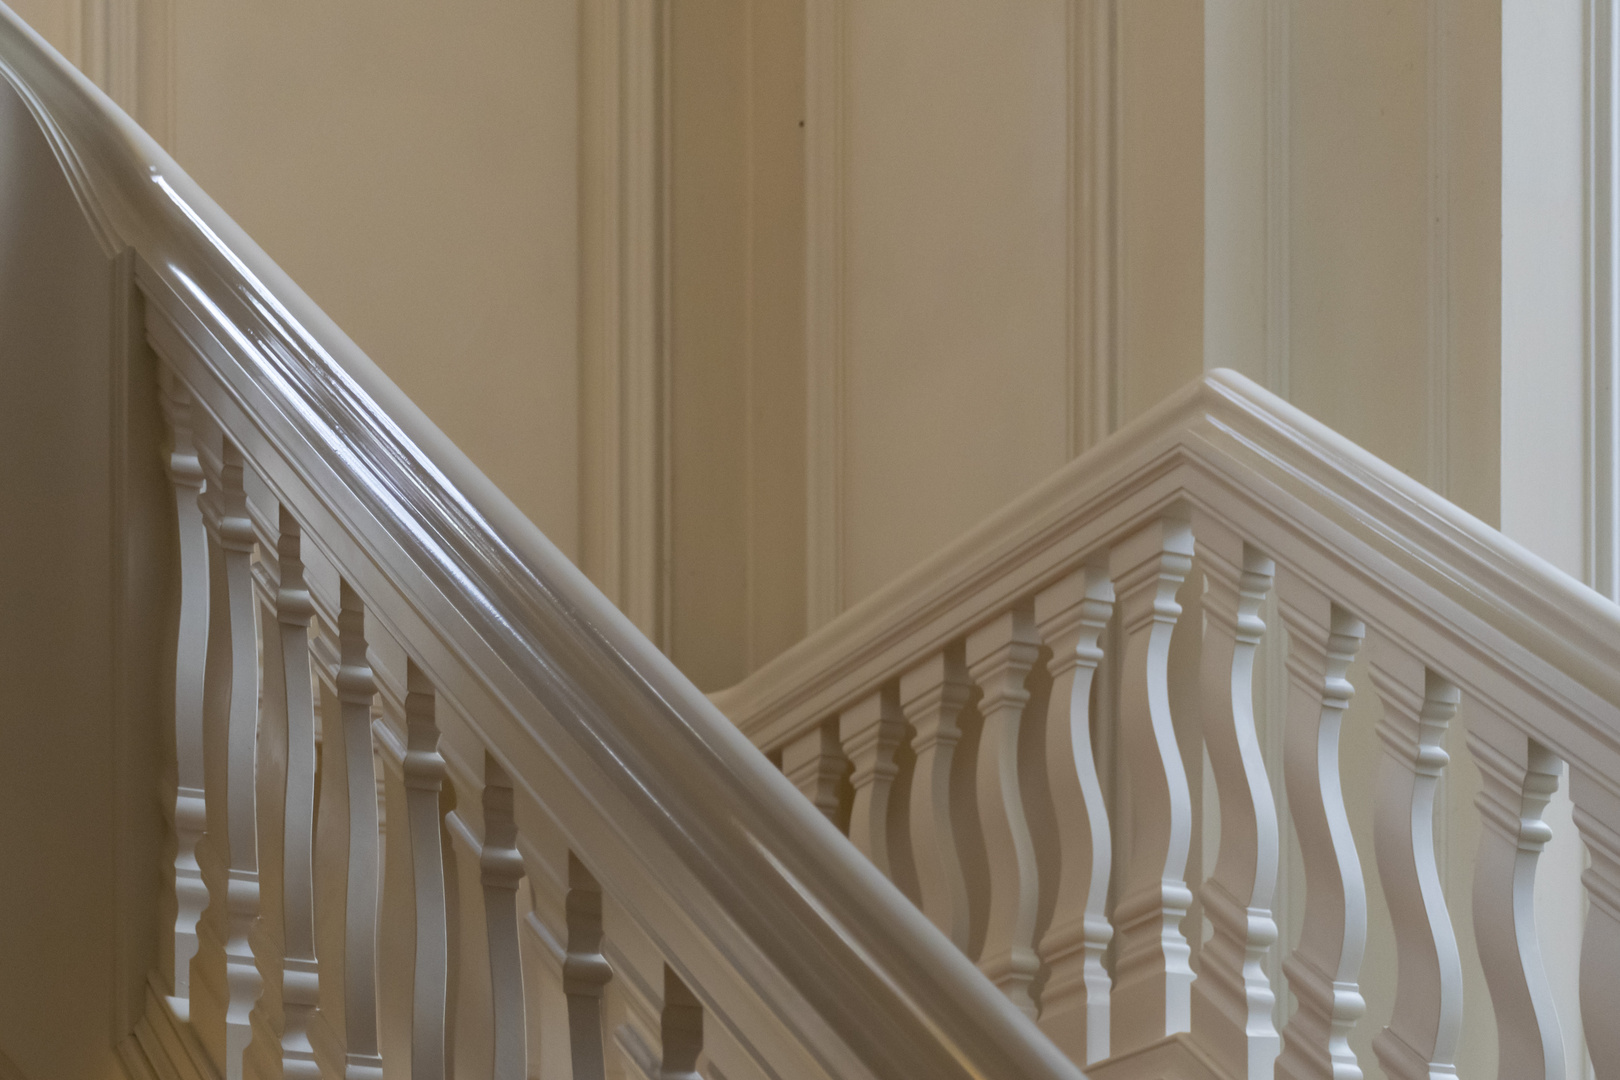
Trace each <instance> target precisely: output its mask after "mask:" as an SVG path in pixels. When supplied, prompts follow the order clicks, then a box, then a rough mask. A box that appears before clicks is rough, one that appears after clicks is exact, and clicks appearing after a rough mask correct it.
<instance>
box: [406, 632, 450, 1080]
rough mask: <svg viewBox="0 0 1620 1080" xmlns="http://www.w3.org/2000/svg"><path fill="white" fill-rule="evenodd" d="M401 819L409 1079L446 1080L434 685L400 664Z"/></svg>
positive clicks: (445, 931) (412, 666) (440, 777)
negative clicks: (411, 920) (410, 946)
mask: <svg viewBox="0 0 1620 1080" xmlns="http://www.w3.org/2000/svg"><path fill="white" fill-rule="evenodd" d="M405 691H406V693H405V760H404V763H403V773H404V779H405V814H406V819H407V826H408V828H409V830H410V860H411V890H412V893H413V896H414V900H415V903H414V905H413V906H414V908H415V913H416V920H415V922H416V925H415V934H414V941H415V947H414V950H413V953H414V963H413V966H412V970H411V1078H412V1080H442V1078H443V1077H444V1076H445V1069H446V1062H445V1000H446V995H447V994H448V985H447V980H448V978H449V964H450V959H449V928H448V921H447V914H446V907H445V891H444V850H443V848H442V847H441V836H442V831H443V830H442V827H441V822H440V820H439V792H440V791H441V790H442V789H443V787H444V778H445V764H444V758H443V756H442V755H440V753H439V725H438V722H437V720H436V717H435V697H434V692H433V684H432V683H431V682H430V681H429V680H428V678H427V676H426V675H425V674H423V672H422V670H421V669H420V668H418V667H417V666H416V662H415V661H414V660H407V661H406V665H405Z"/></svg>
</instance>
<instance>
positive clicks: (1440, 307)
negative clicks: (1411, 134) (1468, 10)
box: [1424, 0, 1452, 495]
mask: <svg viewBox="0 0 1620 1080" xmlns="http://www.w3.org/2000/svg"><path fill="white" fill-rule="evenodd" d="M1449 23H1450V4H1449V3H1448V2H1447V0H1430V2H1429V5H1428V34H1427V38H1428V41H1427V45H1428V72H1427V75H1428V87H1427V90H1428V102H1427V106H1428V109H1427V127H1428V132H1427V136H1428V159H1429V160H1428V165H1429V168H1428V184H1429V189H1428V215H1427V219H1428V226H1429V235H1428V261H1429V265H1428V293H1429V297H1428V299H1429V303H1428V351H1427V353H1426V355H1425V358H1424V361H1425V366H1424V374H1425V378H1426V393H1427V396H1428V401H1427V419H1428V432H1427V434H1428V463H1427V472H1428V476H1427V482H1428V485H1429V487H1430V488H1431V489H1432V490H1434V491H1435V492H1437V493H1439V494H1441V495H1445V494H1446V493H1447V492H1448V491H1449V490H1450V486H1451V485H1450V478H1451V460H1450V458H1451V454H1450V439H1451V369H1452V357H1451V213H1450V203H1451V199H1450V185H1451V162H1450V156H1451V116H1450V104H1451V93H1450V74H1451V72H1450V57H1449V53H1450V50H1449V49H1448V48H1447V44H1446V43H1447V39H1448V37H1449V34H1450V30H1451V27H1450V25H1449Z"/></svg>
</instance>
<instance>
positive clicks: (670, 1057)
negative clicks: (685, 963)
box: [658, 965, 703, 1080]
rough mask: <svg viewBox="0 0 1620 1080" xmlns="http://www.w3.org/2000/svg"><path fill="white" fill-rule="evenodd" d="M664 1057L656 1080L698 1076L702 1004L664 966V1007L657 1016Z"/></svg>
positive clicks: (701, 1048) (701, 1049)
mask: <svg viewBox="0 0 1620 1080" xmlns="http://www.w3.org/2000/svg"><path fill="white" fill-rule="evenodd" d="M658 1027H659V1034H660V1035H661V1036H662V1037H663V1051H664V1060H663V1064H662V1067H661V1068H660V1069H659V1071H658V1080H698V1069H697V1063H698V1056H699V1055H700V1054H702V1053H703V1005H702V1004H701V1003H700V1002H699V1001H698V999H697V996H696V995H695V994H693V993H692V991H691V990H688V989H687V987H686V984H685V983H684V982H682V981H681V980H680V978H679V977H678V976H676V974H675V973H674V972H673V971H671V970H670V969H669V966H668V965H665V967H664V1008H663V1012H662V1014H661V1015H660V1017H659V1025H658Z"/></svg>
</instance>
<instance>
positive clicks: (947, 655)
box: [900, 652, 972, 950]
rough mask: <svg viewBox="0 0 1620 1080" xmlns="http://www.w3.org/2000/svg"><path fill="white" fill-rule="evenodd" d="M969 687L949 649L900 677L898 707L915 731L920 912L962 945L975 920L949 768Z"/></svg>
mask: <svg viewBox="0 0 1620 1080" xmlns="http://www.w3.org/2000/svg"><path fill="white" fill-rule="evenodd" d="M970 690H971V684H970V683H969V682H968V674H967V670H966V667H965V665H964V664H963V663H962V659H961V657H960V656H958V655H956V654H955V653H951V652H944V653H940V654H939V655H937V656H935V657H933V658H932V659H930V660H928V661H926V662H924V663H922V664H919V665H918V666H917V667H915V668H913V669H912V670H910V671H908V672H906V674H905V675H903V676H902V677H901V679H900V708H901V711H902V712H903V713H904V715H905V718H906V720H907V721H909V722H910V724H911V727H912V729H913V731H914V732H915V734H914V735H913V737H912V742H911V746H912V749H913V750H914V751H915V752H916V755H917V763H916V766H915V768H914V771H913V773H912V779H911V854H912V857H913V858H914V859H915V861H916V868H917V887H918V891H919V894H920V896H921V901H922V904H921V906H922V911H923V914H924V915H927V916H928V918H929V919H930V920H931V921H932V922H933V924H934V925H935V926H937V927H939V928H940V929H941V930H943V931H944V932H945V936H946V937H948V938H950V939H951V941H952V942H953V943H954V944H955V945H956V946H957V947H958V948H960V949H963V950H966V949H968V948H969V946H970V944H971V942H970V936H971V933H972V924H971V921H970V919H971V913H970V911H969V909H968V888H967V878H966V876H965V875H964V874H963V872H962V859H961V854H960V853H959V852H958V850H957V837H956V830H955V827H954V826H953V825H952V822H951V800H952V798H953V795H954V793H953V792H952V790H951V771H952V766H953V764H954V761H955V756H956V746H957V743H959V742H960V741H961V739H962V728H961V726H960V724H959V720H960V718H961V715H962V709H963V707H964V706H966V705H967V702H968V696H969V691H970Z"/></svg>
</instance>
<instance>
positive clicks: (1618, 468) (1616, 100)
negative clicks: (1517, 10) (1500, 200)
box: [1585, 0, 1620, 599]
mask: <svg viewBox="0 0 1620 1080" xmlns="http://www.w3.org/2000/svg"><path fill="white" fill-rule="evenodd" d="M1587 10H1588V15H1589V21H1588V23H1587V35H1588V41H1587V56H1586V64H1587V78H1586V86H1587V92H1588V94H1589V95H1590V96H1589V98H1588V101H1587V118H1586V120H1587V123H1586V140H1587V144H1586V147H1585V151H1586V199H1585V202H1586V208H1585V209H1586V236H1587V252H1586V267H1585V271H1586V275H1585V276H1586V297H1585V302H1586V309H1587V333H1586V364H1585V366H1586V372H1585V375H1586V396H1587V407H1586V416H1585V428H1586V431H1585V443H1586V445H1585V456H1586V486H1587V491H1586V508H1585V509H1586V553H1585V562H1586V580H1587V584H1589V585H1591V586H1592V587H1593V588H1594V589H1596V590H1597V591H1598V592H1600V593H1602V594H1603V595H1605V596H1607V597H1609V598H1610V599H1620V231H1617V230H1620V212H1617V211H1620V166H1617V162H1616V153H1617V152H1620V140H1617V139H1616V137H1615V126H1616V123H1617V121H1620V70H1617V62H1620V20H1617V19H1616V12H1615V0H1591V2H1590V3H1589V4H1588V9H1587Z"/></svg>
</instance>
